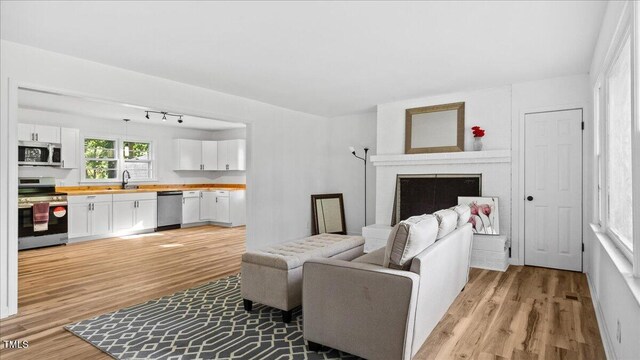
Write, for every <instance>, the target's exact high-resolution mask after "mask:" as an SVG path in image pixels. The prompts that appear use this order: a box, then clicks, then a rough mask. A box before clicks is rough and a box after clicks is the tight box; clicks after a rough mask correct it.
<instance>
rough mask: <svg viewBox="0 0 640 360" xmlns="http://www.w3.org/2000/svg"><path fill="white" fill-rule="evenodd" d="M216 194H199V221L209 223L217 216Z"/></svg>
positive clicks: (212, 192)
mask: <svg viewBox="0 0 640 360" xmlns="http://www.w3.org/2000/svg"><path fill="white" fill-rule="evenodd" d="M217 210H218V209H217V208H216V192H215V191H201V192H200V221H211V220H213V219H215V218H216V216H217Z"/></svg>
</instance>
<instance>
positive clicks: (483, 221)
mask: <svg viewBox="0 0 640 360" xmlns="http://www.w3.org/2000/svg"><path fill="white" fill-rule="evenodd" d="M458 204H465V205H469V208H471V217H470V218H469V223H471V227H472V228H473V232H474V233H476V234H487V235H499V234H500V224H499V222H500V217H499V210H498V198H497V197H478V196H459V197H458Z"/></svg>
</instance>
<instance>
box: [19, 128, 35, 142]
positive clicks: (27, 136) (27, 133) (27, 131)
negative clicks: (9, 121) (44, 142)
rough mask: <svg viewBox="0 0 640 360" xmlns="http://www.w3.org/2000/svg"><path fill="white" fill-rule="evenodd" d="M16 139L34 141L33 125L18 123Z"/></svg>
mask: <svg viewBox="0 0 640 360" xmlns="http://www.w3.org/2000/svg"><path fill="white" fill-rule="evenodd" d="M18 141H35V136H34V135H33V125H30V124H18Z"/></svg>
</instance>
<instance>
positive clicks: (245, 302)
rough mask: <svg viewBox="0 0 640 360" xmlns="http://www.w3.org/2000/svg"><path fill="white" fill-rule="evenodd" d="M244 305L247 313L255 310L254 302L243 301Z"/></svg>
mask: <svg viewBox="0 0 640 360" xmlns="http://www.w3.org/2000/svg"><path fill="white" fill-rule="evenodd" d="M242 304H243V305H244V309H245V311H251V310H252V309H253V301H251V300H247V299H242Z"/></svg>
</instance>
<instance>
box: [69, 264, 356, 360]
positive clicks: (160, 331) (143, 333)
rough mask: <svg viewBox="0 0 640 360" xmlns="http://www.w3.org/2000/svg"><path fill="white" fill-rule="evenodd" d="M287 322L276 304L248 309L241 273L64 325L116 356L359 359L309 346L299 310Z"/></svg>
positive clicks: (258, 305)
mask: <svg viewBox="0 0 640 360" xmlns="http://www.w3.org/2000/svg"><path fill="white" fill-rule="evenodd" d="M292 317H293V319H292V320H291V322H290V323H289V324H284V323H283V322H282V321H281V316H280V310H276V309H273V308H270V307H268V306H264V305H262V304H256V303H254V305H253V311H252V312H251V313H247V312H246V311H244V308H243V305H242V296H241V295H240V275H234V276H230V277H228V278H225V279H221V280H218V281H214V282H211V283H209V284H206V285H203V286H200V287H196V288H192V289H188V290H185V291H181V292H178V293H175V294H173V295H170V296H165V297H162V298H160V299H156V300H151V301H149V302H147V303H144V304H140V305H135V306H132V307H129V308H125V309H121V310H118V311H116V312H112V313H109V314H105V315H101V316H98V317H96V318H93V319H89V320H83V321H80V322H78V323H75V324H71V325H68V326H65V329H67V330H69V331H71V332H72V333H73V334H75V335H76V336H78V337H80V338H82V339H83V340H85V341H87V342H89V343H90V344H92V345H93V346H95V347H97V348H98V349H100V350H102V351H104V352H105V353H107V354H109V355H111V356H112V357H114V358H116V359H167V360H170V359H176V360H178V359H179V360H189V359H357V358H356V357H354V356H351V355H348V354H345V353H342V352H339V351H336V350H331V349H327V348H325V351H323V352H318V353H316V352H309V351H308V350H307V347H306V345H305V342H304V338H303V336H302V311H301V309H299V308H298V309H297V310H296V311H294V312H293V316H292Z"/></svg>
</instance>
